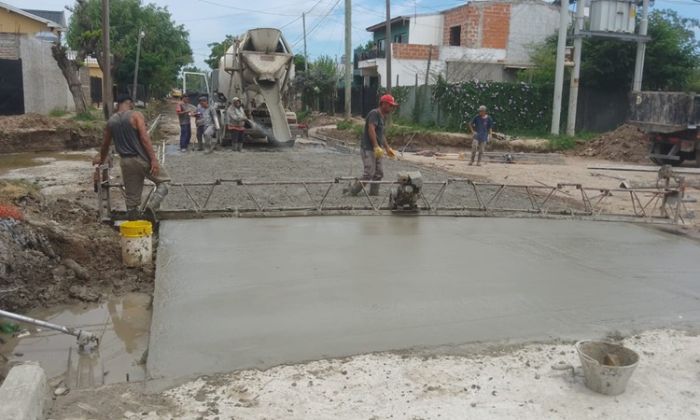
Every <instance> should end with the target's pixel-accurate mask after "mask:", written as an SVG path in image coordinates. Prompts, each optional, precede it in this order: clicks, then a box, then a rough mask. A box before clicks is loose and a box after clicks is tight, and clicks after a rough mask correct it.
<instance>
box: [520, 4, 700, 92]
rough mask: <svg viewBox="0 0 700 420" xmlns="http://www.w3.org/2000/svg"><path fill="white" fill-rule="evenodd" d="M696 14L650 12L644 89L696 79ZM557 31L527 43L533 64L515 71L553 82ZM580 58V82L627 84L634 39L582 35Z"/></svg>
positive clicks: (699, 59)
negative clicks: (533, 44) (631, 40)
mask: <svg viewBox="0 0 700 420" xmlns="http://www.w3.org/2000/svg"><path fill="white" fill-rule="evenodd" d="M698 30H700V21H698V19H691V18H683V17H681V16H679V15H678V13H676V12H675V11H673V10H655V11H653V12H651V13H650V14H649V31H648V33H649V36H650V37H651V41H650V42H649V43H648V44H647V49H646V58H645V61H644V76H643V82H642V83H643V89H645V90H685V89H689V88H690V87H691V85H693V81H694V80H696V79H695V78H694V77H695V76H694V75H695V74H696V71H697V70H696V69H697V68H699V67H700V42H699V41H698V40H697V39H696V38H695V33H696V31H698ZM556 43H557V37H556V35H555V36H552V37H549V38H547V40H546V41H545V42H544V43H542V44H539V45H536V46H534V47H533V48H532V50H531V53H530V58H531V59H532V61H533V63H534V64H535V66H534V68H532V69H529V70H526V71H525V72H523V73H522V74H521V76H520V79H521V80H523V81H527V82H531V83H534V84H552V83H554V67H555V59H556ZM582 55H583V56H582V60H581V85H582V86H590V87H595V88H599V89H611V90H620V89H622V90H628V89H629V88H630V87H631V85H632V79H633V77H634V61H635V56H636V44H635V43H631V42H622V41H617V40H603V39H599V38H585V39H584V41H583V49H582Z"/></svg>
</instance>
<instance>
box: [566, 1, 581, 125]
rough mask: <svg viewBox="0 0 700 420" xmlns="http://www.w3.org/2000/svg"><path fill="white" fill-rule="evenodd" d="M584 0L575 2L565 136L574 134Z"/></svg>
mask: <svg viewBox="0 0 700 420" xmlns="http://www.w3.org/2000/svg"><path fill="white" fill-rule="evenodd" d="M584 10H585V4H584V0H576V22H575V24H574V25H575V26H574V70H573V71H572V72H571V82H570V85H569V115H568V116H567V117H566V135H567V136H573V135H574V134H576V111H577V109H576V108H577V106H578V85H579V78H580V76H581V48H582V47H583V35H582V34H581V31H582V30H583V18H584Z"/></svg>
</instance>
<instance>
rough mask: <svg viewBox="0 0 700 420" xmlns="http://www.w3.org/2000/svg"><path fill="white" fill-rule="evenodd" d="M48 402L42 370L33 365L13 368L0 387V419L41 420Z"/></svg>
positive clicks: (47, 392) (28, 364) (47, 389)
mask: <svg viewBox="0 0 700 420" xmlns="http://www.w3.org/2000/svg"><path fill="white" fill-rule="evenodd" d="M50 401H51V400H50V398H49V388H48V384H47V382H46V374H45V373H44V370H43V369H42V368H41V367H40V366H39V365H38V364H33V363H27V364H24V365H19V366H15V367H13V368H12V370H10V373H9V374H8V375H7V378H5V382H3V384H2V386H0V419H8V420H9V419H12V420H38V419H43V418H44V412H45V410H47V409H48V408H49V406H48V404H49V402H50Z"/></svg>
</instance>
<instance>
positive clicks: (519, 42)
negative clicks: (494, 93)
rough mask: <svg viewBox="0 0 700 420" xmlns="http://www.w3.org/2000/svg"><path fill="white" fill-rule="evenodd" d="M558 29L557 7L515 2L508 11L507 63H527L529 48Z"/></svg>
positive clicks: (537, 3) (540, 3)
mask: <svg viewBox="0 0 700 420" xmlns="http://www.w3.org/2000/svg"><path fill="white" fill-rule="evenodd" d="M558 29H559V9H558V8H556V7H554V6H551V5H548V4H545V3H542V2H539V1H537V2H528V3H516V4H513V5H512V6H511V11H510V34H509V35H508V51H507V57H506V62H507V63H508V64H529V63H530V48H531V46H532V45H534V44H538V43H540V42H542V41H544V40H545V39H546V38H547V37H548V36H550V35H552V34H554V33H555V32H556V31H557V30H558Z"/></svg>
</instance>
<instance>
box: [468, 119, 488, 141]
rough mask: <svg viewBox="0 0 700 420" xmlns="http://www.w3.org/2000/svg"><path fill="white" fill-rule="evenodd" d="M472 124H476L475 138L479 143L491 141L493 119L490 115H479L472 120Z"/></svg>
mask: <svg viewBox="0 0 700 420" xmlns="http://www.w3.org/2000/svg"><path fill="white" fill-rule="evenodd" d="M472 126H474V131H475V133H474V138H475V139H476V140H479V143H484V142H487V141H489V130H491V129H492V128H493V119H491V117H490V116H489V115H484V116H483V117H482V116H481V115H477V116H476V117H474V119H473V120H472Z"/></svg>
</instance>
